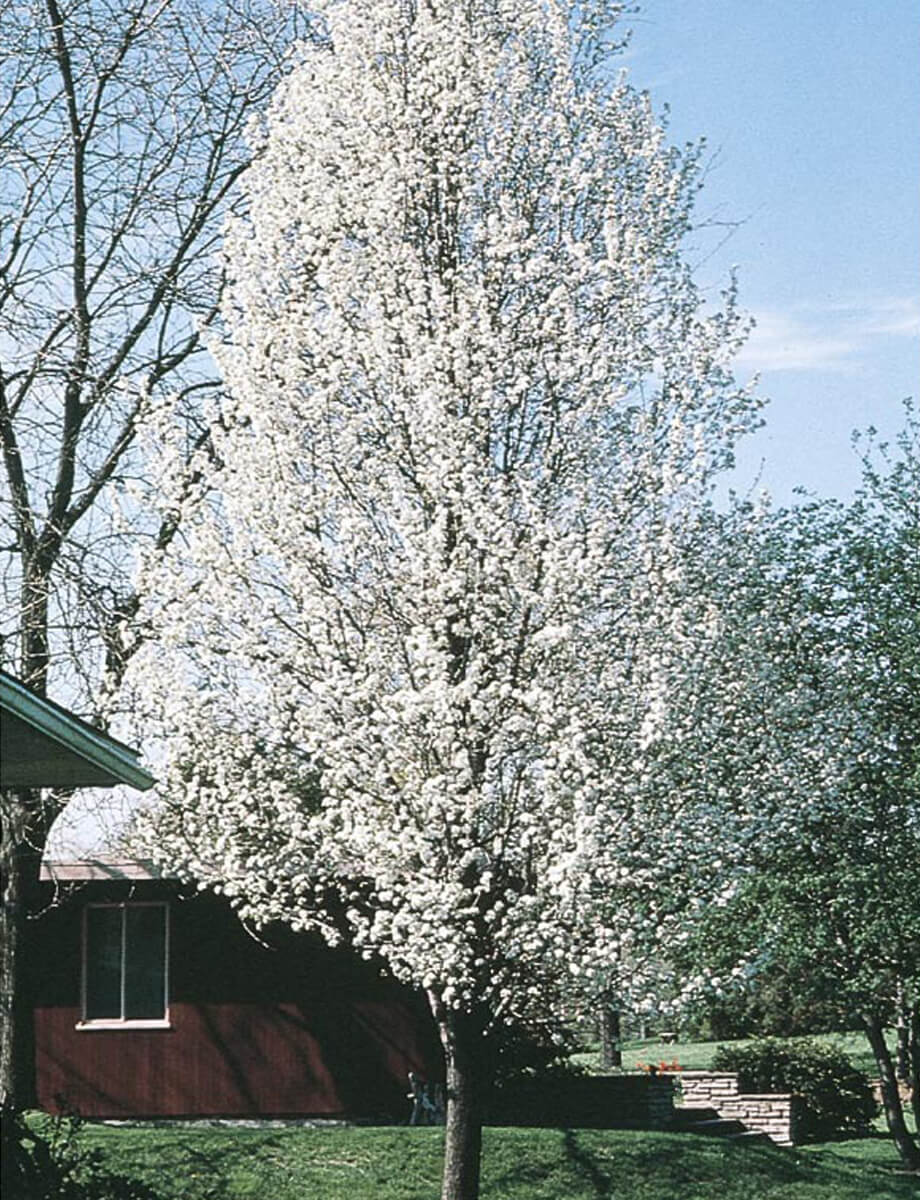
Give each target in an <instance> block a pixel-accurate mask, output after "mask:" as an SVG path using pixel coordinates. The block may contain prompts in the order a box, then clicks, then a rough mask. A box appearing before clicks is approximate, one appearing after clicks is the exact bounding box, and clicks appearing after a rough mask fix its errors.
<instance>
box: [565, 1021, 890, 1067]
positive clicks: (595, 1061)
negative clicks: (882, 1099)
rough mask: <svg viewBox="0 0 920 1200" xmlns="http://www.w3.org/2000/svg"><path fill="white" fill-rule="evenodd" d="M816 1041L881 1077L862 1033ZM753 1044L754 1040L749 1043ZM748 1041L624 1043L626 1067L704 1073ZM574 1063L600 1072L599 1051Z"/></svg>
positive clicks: (817, 1037)
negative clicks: (717, 1056)
mask: <svg viewBox="0 0 920 1200" xmlns="http://www.w3.org/2000/svg"><path fill="white" fill-rule="evenodd" d="M814 1038H815V1041H817V1042H824V1043H826V1044H830V1045H832V1046H838V1047H840V1049H842V1050H843V1051H844V1053H845V1054H846V1056H847V1057H848V1058H849V1060H850V1061H851V1062H852V1064H853V1066H854V1067H857V1068H858V1069H859V1070H860V1071H865V1073H866V1074H867V1075H868V1076H869V1077H870V1078H873V1077H875V1076H877V1075H878V1068H877V1067H876V1065H875V1059H874V1058H873V1056H872V1051H871V1049H870V1048H869V1043H868V1041H867V1040H866V1037H865V1035H864V1034H862V1033H820V1034H815V1035H814ZM750 1040H753V1039H750ZM747 1044H748V1040H739V1041H736V1042H735V1041H721V1042H661V1041H659V1040H658V1039H657V1038H646V1039H645V1040H644V1041H639V1040H636V1041H630V1042H624V1043H623V1067H624V1069H625V1070H627V1071H634V1070H636V1067H637V1064H638V1063H640V1062H645V1063H659V1062H662V1061H664V1062H668V1063H669V1062H671V1061H672V1060H673V1059H677V1061H678V1062H679V1063H680V1065H681V1067H683V1069H684V1070H685V1071H703V1070H706V1069H707V1068H708V1067H710V1066H711V1065H712V1056H713V1054H714V1053H715V1051H716V1047H717V1046H745V1045H747ZM889 1044H890V1046H891V1048H892V1050H893V1049H894V1034H893V1032H891V1031H889ZM572 1057H573V1059H574V1061H575V1062H577V1063H580V1064H581V1065H582V1066H586V1067H588V1068H589V1069H591V1070H599V1052H598V1047H597V1046H593V1047H591V1048H589V1049H588V1050H586V1051H585V1052H584V1053H581V1054H575V1055H573V1056H572Z"/></svg>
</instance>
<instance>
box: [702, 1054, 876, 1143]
mask: <svg viewBox="0 0 920 1200" xmlns="http://www.w3.org/2000/svg"><path fill="white" fill-rule="evenodd" d="M712 1067H713V1070H715V1071H736V1072H737V1073H738V1084H739V1086H740V1088H741V1090H742V1091H744V1092H794V1093H796V1094H797V1095H798V1096H800V1097H801V1101H800V1105H801V1107H800V1110H799V1125H798V1137H799V1139H800V1140H802V1141H812V1142H823V1141H830V1140H833V1139H836V1138H845V1137H861V1136H864V1135H865V1134H866V1133H867V1132H868V1129H869V1126H870V1124H871V1122H872V1120H873V1118H874V1117H876V1116H877V1115H878V1105H877V1104H876V1102H875V1099H874V1097H873V1095H872V1089H871V1088H870V1086H869V1081H868V1079H867V1078H866V1076H865V1075H864V1074H863V1073H862V1071H858V1070H857V1069H856V1068H855V1067H854V1066H853V1064H852V1063H851V1062H850V1060H849V1059H848V1058H847V1056H846V1055H845V1054H844V1053H843V1051H842V1050H839V1049H836V1048H835V1047H833V1046H827V1045H823V1044H822V1043H821V1042H818V1041H815V1040H814V1039H813V1038H789V1039H780V1038H762V1039H760V1040H759V1041H756V1042H751V1043H749V1044H748V1045H746V1046H719V1047H718V1049H717V1050H716V1052H715V1055H714V1056H713V1060H712Z"/></svg>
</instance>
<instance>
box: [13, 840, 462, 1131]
mask: <svg viewBox="0 0 920 1200" xmlns="http://www.w3.org/2000/svg"><path fill="white" fill-rule="evenodd" d="M43 878H44V879H45V881H46V886H47V887H48V890H49V895H50V894H51V893H52V892H53V891H55V890H56V891H57V892H58V893H59V894H60V895H62V896H63V897H65V898H64V899H63V901H62V902H60V903H57V904H54V905H52V906H50V907H49V908H48V909H47V910H46V912H45V913H44V914H43V916H42V918H41V921H42V945H43V949H44V955H45V962H44V964H43V967H42V970H41V973H40V977H39V984H38V987H37V989H36V991H37V995H36V1001H37V1003H36V1009H35V1041H36V1068H37V1087H38V1098H39V1103H40V1104H41V1106H42V1107H43V1108H45V1109H48V1110H50V1111H62V1110H72V1111H76V1112H79V1113H80V1114H81V1115H83V1116H86V1117H186V1118H192V1117H251V1118H265V1117H339V1118H350V1119H360V1118H363V1119H368V1120H400V1119H403V1120H405V1119H406V1118H408V1115H409V1105H408V1102H407V1100H406V1091H407V1086H408V1074H409V1072H410V1071H413V1072H415V1073H417V1074H421V1075H423V1076H426V1077H427V1076H430V1075H431V1073H432V1072H438V1071H439V1070H440V1065H439V1062H440V1056H439V1052H438V1047H437V1042H436V1038H435V1036H434V1031H433V1027H432V1022H431V1020H430V1017H429V1015H428V1013H427V1010H426V1008H425V1006H424V1003H423V1002H422V1000H421V998H420V997H419V996H417V995H415V994H414V993H412V992H410V991H408V990H407V989H405V988H402V987H400V986H399V985H397V984H395V983H394V982H393V981H391V980H387V979H384V978H382V977H381V976H380V974H379V972H378V971H376V970H375V969H374V968H373V967H372V966H370V965H369V964H368V963H365V962H363V961H362V960H361V959H360V958H358V957H357V956H356V955H355V954H353V953H350V952H348V951H344V950H331V949H329V948H328V947H327V946H325V945H324V943H323V942H322V941H321V940H320V939H319V938H317V937H311V936H309V935H306V934H295V933H292V932H291V931H290V930H287V929H285V928H278V929H273V930H270V931H268V932H266V933H261V932H260V934H259V935H258V937H256V936H254V935H253V934H252V933H250V932H248V931H247V930H246V929H245V928H244V927H243V925H242V924H241V923H240V921H239V920H238V919H237V917H236V915H235V914H234V913H233V912H232V911H231V909H230V907H229V905H228V904H227V903H226V901H224V900H223V899H221V898H220V897H217V896H214V895H210V894H205V893H199V892H195V891H194V890H193V889H188V888H183V887H182V886H181V885H179V884H178V883H176V882H175V881H170V880H164V879H159V878H157V877H156V876H155V875H154V873H153V872H152V871H151V870H150V868H149V867H147V866H145V865H144V864H141V863H137V862H117V861H113V860H106V859H96V860H93V861H88V862H80V863H74V862H71V863H46V864H45V865H44V868H43Z"/></svg>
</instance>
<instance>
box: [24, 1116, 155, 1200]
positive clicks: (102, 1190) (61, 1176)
mask: <svg viewBox="0 0 920 1200" xmlns="http://www.w3.org/2000/svg"><path fill="white" fill-rule="evenodd" d="M80 1124H81V1123H80V1121H79V1119H78V1118H77V1117H73V1116H68V1117H47V1116H45V1115H44V1114H42V1115H38V1116H35V1117H30V1118H29V1119H28V1120H26V1119H25V1118H24V1117H22V1116H21V1115H20V1114H18V1113H13V1112H10V1111H9V1110H7V1111H6V1112H5V1113H4V1114H3V1139H2V1140H3V1155H2V1191H3V1197H4V1200H7V1198H9V1200H157V1197H156V1194H155V1193H154V1192H152V1191H151V1190H150V1189H149V1188H148V1187H147V1186H146V1185H144V1184H142V1183H139V1182H137V1181H136V1180H132V1179H129V1178H126V1177H125V1176H122V1175H119V1174H116V1173H114V1172H112V1171H110V1170H109V1169H108V1168H106V1167H104V1166H103V1165H102V1162H101V1156H100V1154H99V1151H98V1150H90V1149H88V1148H87V1147H86V1146H84V1145H83V1143H82V1140H81V1138H80Z"/></svg>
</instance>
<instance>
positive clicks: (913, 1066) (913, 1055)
mask: <svg viewBox="0 0 920 1200" xmlns="http://www.w3.org/2000/svg"><path fill="white" fill-rule="evenodd" d="M908 1047H909V1050H910V1055H909V1060H910V1080H909V1082H910V1089H911V1090H910V1099H911V1106H912V1107H913V1110H914V1125H915V1126H916V1129H917V1134H918V1136H920V1000H918V1001H917V1003H916V1004H914V1005H913V1006H912V1007H911V1010H910V1036H909V1038H908Z"/></svg>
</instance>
